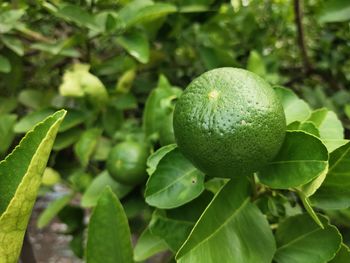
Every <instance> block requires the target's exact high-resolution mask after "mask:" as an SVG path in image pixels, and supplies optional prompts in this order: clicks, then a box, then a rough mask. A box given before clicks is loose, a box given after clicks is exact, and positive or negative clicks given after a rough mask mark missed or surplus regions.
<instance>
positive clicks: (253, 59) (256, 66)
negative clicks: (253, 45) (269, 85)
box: [247, 50, 266, 77]
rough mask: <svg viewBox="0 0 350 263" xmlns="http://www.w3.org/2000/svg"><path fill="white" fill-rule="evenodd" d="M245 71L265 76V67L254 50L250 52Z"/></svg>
mask: <svg viewBox="0 0 350 263" xmlns="http://www.w3.org/2000/svg"><path fill="white" fill-rule="evenodd" d="M247 70H249V71H251V72H254V73H255V74H257V75H259V76H261V77H264V76H265V75H266V67H265V64H264V61H263V59H262V57H261V56H260V54H259V53H258V52H257V51H256V50H252V51H250V54H249V57H248V62H247Z"/></svg>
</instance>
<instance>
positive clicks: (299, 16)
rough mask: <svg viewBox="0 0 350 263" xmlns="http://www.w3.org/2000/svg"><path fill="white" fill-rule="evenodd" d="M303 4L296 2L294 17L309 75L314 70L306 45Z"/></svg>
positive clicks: (296, 0) (304, 64)
mask: <svg viewBox="0 0 350 263" xmlns="http://www.w3.org/2000/svg"><path fill="white" fill-rule="evenodd" d="M301 5H302V3H301V1H300V0H294V15H295V20H294V21H295V25H296V27H297V32H298V40H297V41H298V46H299V49H300V52H301V57H302V60H303V66H304V71H305V73H309V72H310V71H311V70H312V66H311V63H310V60H309V57H308V54H307V48H306V43H305V34H304V28H303V11H302V6H301Z"/></svg>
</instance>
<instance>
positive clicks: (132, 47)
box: [117, 32, 150, 63]
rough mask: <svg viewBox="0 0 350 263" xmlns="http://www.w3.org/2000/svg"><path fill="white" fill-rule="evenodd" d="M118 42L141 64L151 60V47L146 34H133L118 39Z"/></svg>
mask: <svg viewBox="0 0 350 263" xmlns="http://www.w3.org/2000/svg"><path fill="white" fill-rule="evenodd" d="M117 42H118V44H119V45H121V46H122V47H123V48H125V50H126V51H127V52H128V53H129V54H130V55H131V56H133V57H134V58H136V59H137V60H138V61H140V62H141V63H147V62H148V60H149V54H150V47H149V43H148V39H147V37H146V35H145V34H143V33H140V32H132V33H128V34H124V35H123V36H121V37H118V38H117Z"/></svg>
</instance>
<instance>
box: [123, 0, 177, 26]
mask: <svg viewBox="0 0 350 263" xmlns="http://www.w3.org/2000/svg"><path fill="white" fill-rule="evenodd" d="M175 12H177V8H176V6H174V5H172V4H169V3H153V4H152V1H133V2H131V3H130V4H129V5H127V6H125V7H124V8H123V9H121V10H120V12H119V15H120V17H121V19H122V20H123V21H124V23H125V25H126V27H131V26H134V25H136V24H141V23H145V22H150V21H152V20H155V19H158V18H161V17H164V16H166V15H168V14H171V13H175Z"/></svg>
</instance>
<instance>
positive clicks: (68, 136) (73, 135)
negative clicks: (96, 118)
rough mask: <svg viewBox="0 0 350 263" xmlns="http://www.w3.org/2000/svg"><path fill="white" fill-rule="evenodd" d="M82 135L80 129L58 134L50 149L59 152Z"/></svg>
mask: <svg viewBox="0 0 350 263" xmlns="http://www.w3.org/2000/svg"><path fill="white" fill-rule="evenodd" d="M82 133H83V130H81V129H80V128H74V129H70V130H68V131H66V132H61V133H59V134H58V135H57V137H56V140H55V143H54V145H53V148H52V149H53V150H55V151H61V150H63V149H65V148H67V147H69V146H71V145H72V144H73V143H75V142H76V141H78V140H79V138H80V137H81V134H82Z"/></svg>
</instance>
